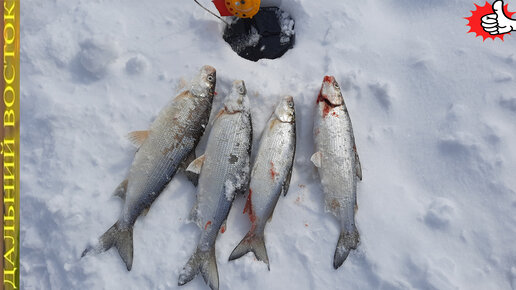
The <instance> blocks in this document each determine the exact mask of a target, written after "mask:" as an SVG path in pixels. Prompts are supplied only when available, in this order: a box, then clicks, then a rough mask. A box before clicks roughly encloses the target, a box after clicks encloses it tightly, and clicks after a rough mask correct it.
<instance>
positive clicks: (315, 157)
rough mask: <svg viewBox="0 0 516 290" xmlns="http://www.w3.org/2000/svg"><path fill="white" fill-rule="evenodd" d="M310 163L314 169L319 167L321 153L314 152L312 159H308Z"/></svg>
mask: <svg viewBox="0 0 516 290" xmlns="http://www.w3.org/2000/svg"><path fill="white" fill-rule="evenodd" d="M310 161H312V163H313V164H314V165H315V167H321V162H322V152H321V151H317V152H315V153H314V154H313V155H312V157H310Z"/></svg>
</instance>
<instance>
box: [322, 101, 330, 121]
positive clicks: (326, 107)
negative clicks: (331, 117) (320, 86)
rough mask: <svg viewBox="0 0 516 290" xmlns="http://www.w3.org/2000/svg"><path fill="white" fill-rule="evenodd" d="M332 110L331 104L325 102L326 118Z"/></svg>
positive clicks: (323, 112)
mask: <svg viewBox="0 0 516 290" xmlns="http://www.w3.org/2000/svg"><path fill="white" fill-rule="evenodd" d="M330 110H331V106H330V105H328V104H327V103H326V102H324V108H323V111H322V116H323V118H326V116H328V114H329V113H330Z"/></svg>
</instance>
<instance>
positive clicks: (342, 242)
mask: <svg viewBox="0 0 516 290" xmlns="http://www.w3.org/2000/svg"><path fill="white" fill-rule="evenodd" d="M314 139H315V142H314V143H315V151H316V153H315V154H314V155H313V156H312V158H311V160H312V162H314V164H315V166H316V167H317V169H318V172H319V177H320V178H321V185H322V187H323V191H324V194H325V198H324V199H325V209H326V210H327V211H329V212H331V213H332V214H333V215H334V216H335V217H337V218H338V219H339V222H340V231H341V233H340V235H339V240H338V242H337V248H336V250H335V254H334V260H333V266H334V268H335V269H337V268H338V267H340V266H341V265H342V263H343V262H344V261H345V260H346V258H347V256H348V255H349V252H350V251H351V250H353V249H356V248H357V246H358V242H359V234H358V230H357V228H356V224H355V211H356V209H357V196H356V193H357V182H358V180H359V179H360V180H361V179H362V169H361V165H360V160H359V158H358V153H357V151H356V145H355V138H354V135H353V128H352V125H351V119H350V117H349V114H348V110H347V108H346V104H345V103H344V98H343V97H342V94H341V91H340V88H339V86H338V84H337V82H336V81H335V78H334V77H328V76H327V77H325V78H324V81H323V84H322V87H321V91H320V92H319V96H318V98H317V105H316V113H315V118H314Z"/></svg>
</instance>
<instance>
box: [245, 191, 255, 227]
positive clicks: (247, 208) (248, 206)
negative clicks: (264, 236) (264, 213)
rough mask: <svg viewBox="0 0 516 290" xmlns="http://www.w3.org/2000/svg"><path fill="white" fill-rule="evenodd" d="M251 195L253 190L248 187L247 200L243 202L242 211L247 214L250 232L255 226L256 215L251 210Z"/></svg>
mask: <svg viewBox="0 0 516 290" xmlns="http://www.w3.org/2000/svg"><path fill="white" fill-rule="evenodd" d="M252 196H253V190H252V189H251V188H249V195H248V196H247V201H246V203H245V206H244V212H243V213H246V212H247V213H248V214H249V221H251V230H250V231H251V232H253V231H254V229H255V228H256V215H255V213H254V211H253V203H252V201H251V198H252Z"/></svg>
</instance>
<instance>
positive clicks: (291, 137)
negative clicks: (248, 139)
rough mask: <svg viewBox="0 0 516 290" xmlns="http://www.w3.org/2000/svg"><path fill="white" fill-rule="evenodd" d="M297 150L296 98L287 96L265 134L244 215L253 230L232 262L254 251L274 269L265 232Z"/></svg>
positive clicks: (261, 141) (283, 188)
mask: <svg viewBox="0 0 516 290" xmlns="http://www.w3.org/2000/svg"><path fill="white" fill-rule="evenodd" d="M295 151H296V118H295V109H294V99H293V98H292V97H291V96H286V97H284V98H283V99H282V100H281V101H280V102H279V104H278V105H277V107H276V108H275V110H274V112H273V114H272V116H271V118H270V119H269V121H268V122H267V125H266V127H265V129H264V131H263V133H262V138H261V140H260V145H259V148H258V153H257V155H256V158H255V161H254V165H253V169H252V171H251V182H250V185H249V195H248V196H247V202H246V204H245V207H244V213H246V212H247V214H248V215H249V220H250V221H251V229H250V230H249V232H248V233H247V234H246V235H245V237H244V238H243V239H242V241H241V242H240V243H239V244H238V246H237V247H236V248H235V249H234V250H233V252H232V253H231V255H230V256H229V260H230V261H231V260H234V259H238V258H240V257H242V256H243V255H245V254H246V253H248V252H253V253H254V255H255V256H256V258H257V259H258V260H260V261H263V262H265V263H266V264H267V268H268V269H269V270H270V265H269V257H268V256H267V249H266V247H265V239H264V230H265V226H266V224H267V222H268V221H269V220H270V219H271V218H272V214H273V212H274V208H275V207H276V203H277V202H278V199H279V197H280V196H281V194H283V195H286V194H287V192H288V187H289V184H290V177H291V175H292V165H293V163H294V155H295Z"/></svg>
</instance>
